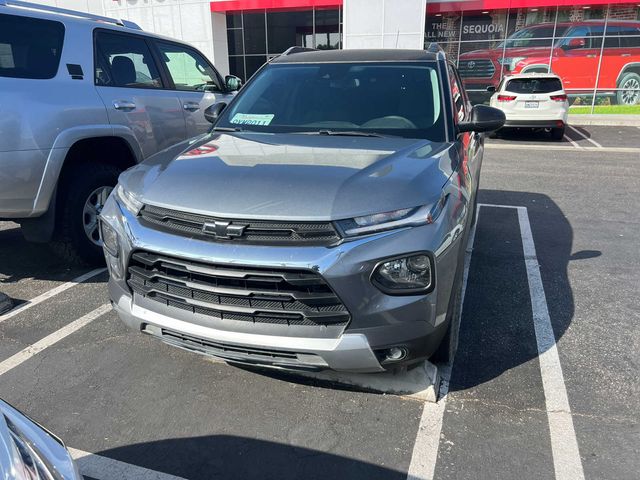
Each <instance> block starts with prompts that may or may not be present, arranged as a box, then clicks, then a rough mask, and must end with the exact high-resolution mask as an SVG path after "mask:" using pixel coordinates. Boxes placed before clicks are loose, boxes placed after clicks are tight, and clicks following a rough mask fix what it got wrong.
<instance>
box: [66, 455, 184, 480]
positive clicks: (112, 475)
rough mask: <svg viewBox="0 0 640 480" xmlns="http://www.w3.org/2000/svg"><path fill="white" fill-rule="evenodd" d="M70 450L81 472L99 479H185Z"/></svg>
mask: <svg viewBox="0 0 640 480" xmlns="http://www.w3.org/2000/svg"><path fill="white" fill-rule="evenodd" d="M69 452H70V453H71V456H72V457H73V458H74V460H75V461H76V463H77V464H78V468H79V469H80V473H81V474H82V475H84V476H87V477H91V478H96V479H97V480H185V479H184V478H182V477H176V476H175V475H169V474H168V473H162V472H156V471H155V470H149V469H148V468H144V467H138V466H137V465H132V464H130V463H125V462H121V461H119V460H114V459H112V458H108V457H103V456H102V455H96V454H94V453H89V452H84V451H82V450H78V449H75V448H69Z"/></svg>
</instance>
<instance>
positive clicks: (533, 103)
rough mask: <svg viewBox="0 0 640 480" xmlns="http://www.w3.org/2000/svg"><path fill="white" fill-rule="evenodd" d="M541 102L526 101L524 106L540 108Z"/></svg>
mask: <svg viewBox="0 0 640 480" xmlns="http://www.w3.org/2000/svg"><path fill="white" fill-rule="evenodd" d="M538 104H539V102H524V108H538Z"/></svg>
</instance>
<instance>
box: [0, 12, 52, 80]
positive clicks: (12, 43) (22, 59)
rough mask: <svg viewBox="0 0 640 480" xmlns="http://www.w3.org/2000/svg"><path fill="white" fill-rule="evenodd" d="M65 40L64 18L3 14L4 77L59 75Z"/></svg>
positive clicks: (0, 67) (0, 58) (0, 59)
mask: <svg viewBox="0 0 640 480" xmlns="http://www.w3.org/2000/svg"><path fill="white" fill-rule="evenodd" d="M63 40H64V26H63V25H62V23H60V22H52V21H50V20H40V19H37V18H27V17H20V16H16V15H0V77H13V78H33V79H48V78H53V77H55V76H56V73H57V72H58V65H59V63H60V55H61V53H62V42H63Z"/></svg>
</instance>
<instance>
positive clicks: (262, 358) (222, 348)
mask: <svg viewBox="0 0 640 480" xmlns="http://www.w3.org/2000/svg"><path fill="white" fill-rule="evenodd" d="M160 338H161V339H162V340H163V341H164V342H166V343H168V344H170V345H174V346H177V347H181V348H186V349H189V350H195V351H198V352H201V353H205V354H207V355H213V356H216V357H221V358H224V359H226V360H230V361H238V362H242V363H254V364H275V365H286V366H287V367H289V368H299V369H304V370H318V369H320V368H322V367H326V363H325V362H324V361H322V360H321V359H319V358H318V360H316V362H315V363H314V364H313V365H309V364H305V363H303V362H301V361H300V359H299V358H298V354H297V353H295V352H289V351H285V350H274V349H270V348H255V347H246V346H240V345H231V344H228V343H221V342H216V341H213V340H209V339H205V338H200V337H195V336H193V335H186V334H184V333H180V332H174V331H172V330H167V329H164V328H163V329H162V330H161V337H160ZM306 357H307V359H309V358H311V355H309V354H306Z"/></svg>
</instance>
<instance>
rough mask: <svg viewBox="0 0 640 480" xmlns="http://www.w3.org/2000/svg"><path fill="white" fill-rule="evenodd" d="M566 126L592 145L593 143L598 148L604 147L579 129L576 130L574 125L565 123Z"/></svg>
mask: <svg viewBox="0 0 640 480" xmlns="http://www.w3.org/2000/svg"><path fill="white" fill-rule="evenodd" d="M567 127H569V128H570V129H571V130H573V131H574V132H576V133H577V134H578V135H580V136H581V137H582V138H584V139H585V140H586V141H588V142H591V143H592V144H593V145H595V146H596V147H598V148H604V147H603V146H602V145H600V144H599V143H598V142H596V141H595V140H593V139H592V138H589V137H587V136H586V135H585V134H584V133H582V132H581V131H580V130H578V129H577V128H575V127H572V126H571V125H567Z"/></svg>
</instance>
